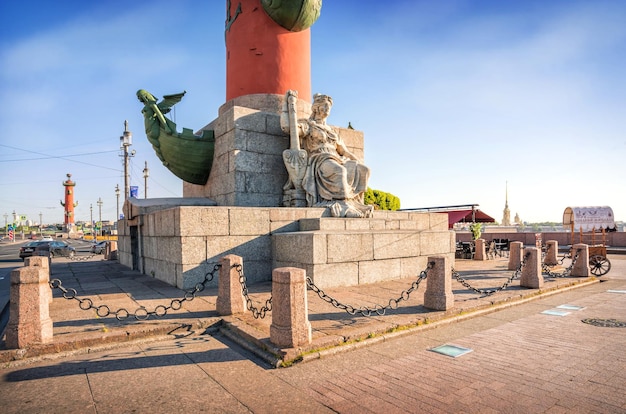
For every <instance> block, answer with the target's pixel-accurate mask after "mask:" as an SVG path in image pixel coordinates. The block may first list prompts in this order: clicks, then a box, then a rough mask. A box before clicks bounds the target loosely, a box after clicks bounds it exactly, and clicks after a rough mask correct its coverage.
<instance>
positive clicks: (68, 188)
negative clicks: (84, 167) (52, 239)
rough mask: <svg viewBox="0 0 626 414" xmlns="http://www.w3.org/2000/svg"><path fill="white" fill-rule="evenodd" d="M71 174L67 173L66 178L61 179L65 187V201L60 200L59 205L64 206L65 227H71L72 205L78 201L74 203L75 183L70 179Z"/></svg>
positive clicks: (72, 220)
mask: <svg viewBox="0 0 626 414" xmlns="http://www.w3.org/2000/svg"><path fill="white" fill-rule="evenodd" d="M71 176H72V174H67V180H65V181H63V187H65V203H64V202H62V201H61V205H62V206H63V207H65V213H64V221H63V223H64V224H65V227H66V228H70V227H72V225H73V224H74V207H76V206H77V205H78V203H76V204H74V186H76V183H75V182H74V181H72V180H71V178H70V177H71Z"/></svg>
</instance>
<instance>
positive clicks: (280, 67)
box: [225, 0, 322, 102]
mask: <svg viewBox="0 0 626 414" xmlns="http://www.w3.org/2000/svg"><path fill="white" fill-rule="evenodd" d="M321 7H322V0H292V1H276V0H240V1H237V0H228V1H227V4H226V26H225V37H226V100H227V101H229V100H231V99H234V98H237V97H240V96H244V95H254V94H276V95H281V96H284V95H285V92H286V91H287V90H289V89H295V90H297V91H298V96H299V98H300V99H303V100H305V101H308V102H310V101H311V30H310V29H309V27H310V26H311V25H312V24H313V23H314V22H315V21H316V20H317V18H318V17H319V15H320V10H321Z"/></svg>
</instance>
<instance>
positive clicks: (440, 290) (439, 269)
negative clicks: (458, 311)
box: [424, 256, 454, 310]
mask: <svg viewBox="0 0 626 414" xmlns="http://www.w3.org/2000/svg"><path fill="white" fill-rule="evenodd" d="M428 262H429V263H433V266H432V268H430V269H428V277H427V278H426V292H425V293H424V307H426V308H428V309H432V310H448V309H452V308H453V307H454V294H453V293H452V264H451V263H450V260H448V258H446V257H444V256H433V257H429V258H428Z"/></svg>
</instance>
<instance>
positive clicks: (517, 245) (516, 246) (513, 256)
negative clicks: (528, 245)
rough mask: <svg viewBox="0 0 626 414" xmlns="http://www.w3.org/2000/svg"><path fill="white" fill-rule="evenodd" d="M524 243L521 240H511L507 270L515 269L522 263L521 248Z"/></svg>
mask: <svg viewBox="0 0 626 414" xmlns="http://www.w3.org/2000/svg"><path fill="white" fill-rule="evenodd" d="M523 248H524V244H523V243H522V242H518V241H514V242H511V244H510V247H509V250H510V251H509V270H517V269H518V268H519V265H520V264H522V250H523Z"/></svg>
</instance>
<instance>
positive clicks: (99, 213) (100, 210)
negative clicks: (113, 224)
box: [96, 197, 102, 236]
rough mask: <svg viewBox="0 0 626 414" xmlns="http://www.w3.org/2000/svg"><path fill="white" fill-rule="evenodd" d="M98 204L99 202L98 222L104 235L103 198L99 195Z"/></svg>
mask: <svg viewBox="0 0 626 414" xmlns="http://www.w3.org/2000/svg"><path fill="white" fill-rule="evenodd" d="M96 204H98V222H99V223H100V226H99V228H100V235H101V236H102V198H100V197H98V201H97V202H96Z"/></svg>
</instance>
